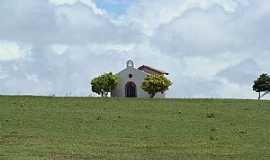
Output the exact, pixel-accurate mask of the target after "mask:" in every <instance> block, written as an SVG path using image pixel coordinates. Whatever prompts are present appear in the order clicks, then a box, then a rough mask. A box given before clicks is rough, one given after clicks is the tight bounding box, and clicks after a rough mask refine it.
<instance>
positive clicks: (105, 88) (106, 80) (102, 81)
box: [91, 72, 118, 97]
mask: <svg viewBox="0 0 270 160" xmlns="http://www.w3.org/2000/svg"><path fill="white" fill-rule="evenodd" d="M117 84H118V78H117V76H116V75H114V74H113V73H111V72H110V73H105V74H103V75H100V76H98V77H96V78H94V79H93V80H92V81H91V86H92V91H93V92H95V93H97V94H98V95H101V96H102V97H107V96H108V94H109V93H110V92H112V90H113V89H114V88H115V87H116V86H117Z"/></svg>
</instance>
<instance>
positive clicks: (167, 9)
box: [0, 0, 270, 98]
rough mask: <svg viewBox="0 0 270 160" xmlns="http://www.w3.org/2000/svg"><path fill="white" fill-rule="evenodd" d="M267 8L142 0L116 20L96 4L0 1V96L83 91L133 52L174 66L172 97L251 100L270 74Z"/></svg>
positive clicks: (233, 1) (218, 0)
mask: <svg viewBox="0 0 270 160" xmlns="http://www.w3.org/2000/svg"><path fill="white" fill-rule="evenodd" d="M269 4H270V3H269V1H266V0H260V1H256V2H253V1H248V0H171V1H163V0H156V1H155V2H154V3H153V2H152V1H149V0H138V1H136V2H135V3H134V4H132V6H131V7H130V8H129V9H128V11H127V15H121V17H115V16H110V15H107V14H108V13H106V12H104V11H103V10H101V9H99V8H97V7H96V5H95V2H94V1H92V0H81V1H79V0H50V1H48V0H24V1H16V0H2V1H0V21H1V25H0V83H1V86H0V93H1V94H2V93H3V94H18V93H20V94H43V95H48V94H56V95H66V94H68V95H70V93H72V95H84V96H85V95H88V94H89V92H90V86H89V81H90V79H91V78H93V77H94V76H96V75H98V74H101V73H104V72H109V71H113V72H118V71H120V70H121V69H122V68H123V67H125V61H126V60H127V59H130V58H131V59H133V60H134V61H135V64H137V66H138V65H141V64H147V65H152V66H154V67H157V68H160V69H163V70H166V71H168V72H170V76H169V78H170V79H172V80H173V87H172V88H171V90H170V91H169V92H168V95H169V96H170V97H218V98H223V97H224V98H225V97H226V98H229V97H237V98H239V97H240V98H252V97H254V98H256V94H254V93H253V92H252V89H251V83H252V80H253V79H254V77H256V75H257V74H259V73H260V72H269V71H270V70H269V69H268V68H269V67H270V65H269V63H268V59H269V58H270V47H269V36H270V32H269V29H268V28H269V27H270V23H269V21H268V19H269V17H270V8H269V6H270V5H269ZM11 17H12V20H11ZM29 46H30V47H29ZM22 84H23V85H22ZM243 93H244V94H243ZM254 95H255V96H254Z"/></svg>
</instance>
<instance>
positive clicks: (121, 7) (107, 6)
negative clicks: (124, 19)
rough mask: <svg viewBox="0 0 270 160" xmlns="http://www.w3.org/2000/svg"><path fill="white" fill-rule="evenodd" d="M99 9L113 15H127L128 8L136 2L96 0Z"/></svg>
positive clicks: (128, 0)
mask: <svg viewBox="0 0 270 160" xmlns="http://www.w3.org/2000/svg"><path fill="white" fill-rule="evenodd" d="M95 2H96V5H97V7H98V8H101V9H104V10H106V11H107V12H108V13H109V14H111V15H115V16H118V15H122V14H125V13H126V11H127V9H128V7H129V6H131V5H132V4H133V3H134V2H135V1H134V0H96V1H95Z"/></svg>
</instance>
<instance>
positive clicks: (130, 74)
mask: <svg viewBox="0 0 270 160" xmlns="http://www.w3.org/2000/svg"><path fill="white" fill-rule="evenodd" d="M149 74H160V75H169V73H167V72H164V71H161V70H158V69H155V68H153V67H150V66H146V65H142V66H140V67H139V68H135V66H134V63H133V61H132V60H129V61H127V64H126V68H125V69H124V70H122V71H121V72H119V73H117V74H116V75H117V77H118V85H117V87H116V88H115V89H114V90H113V91H112V93H111V96H112V97H150V95H149V94H148V93H147V92H144V90H143V89H142V88H141V84H142V82H143V80H144V78H145V77H146V76H147V75H149ZM155 97H157V98H164V97H165V93H157V94H156V96H155Z"/></svg>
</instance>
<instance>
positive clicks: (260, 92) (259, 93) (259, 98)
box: [258, 92, 261, 100]
mask: <svg viewBox="0 0 270 160" xmlns="http://www.w3.org/2000/svg"><path fill="white" fill-rule="evenodd" d="M260 99H261V92H259V97H258V100H260Z"/></svg>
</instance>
